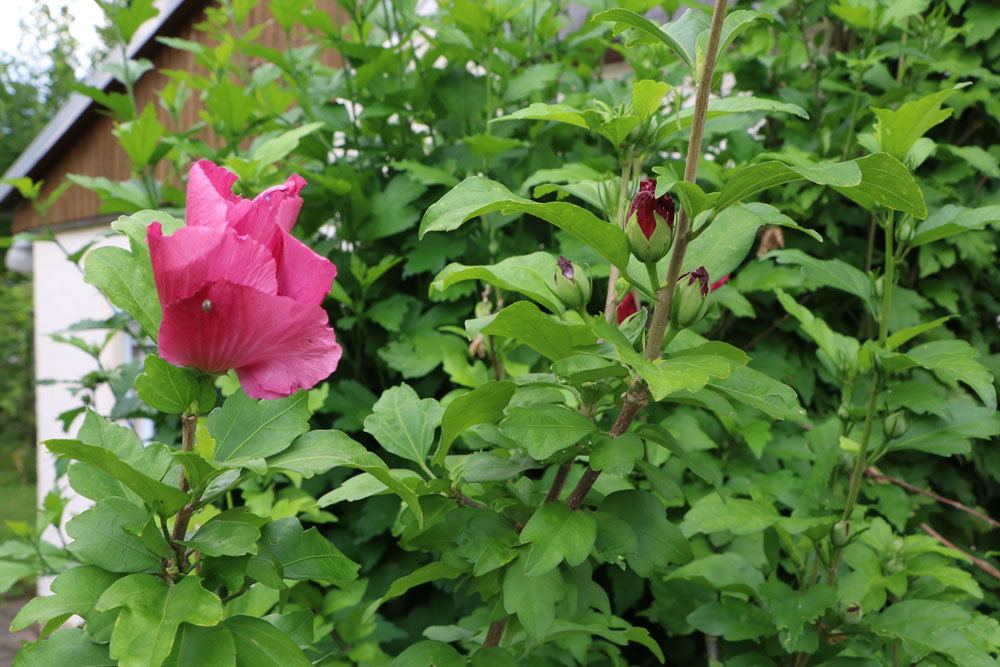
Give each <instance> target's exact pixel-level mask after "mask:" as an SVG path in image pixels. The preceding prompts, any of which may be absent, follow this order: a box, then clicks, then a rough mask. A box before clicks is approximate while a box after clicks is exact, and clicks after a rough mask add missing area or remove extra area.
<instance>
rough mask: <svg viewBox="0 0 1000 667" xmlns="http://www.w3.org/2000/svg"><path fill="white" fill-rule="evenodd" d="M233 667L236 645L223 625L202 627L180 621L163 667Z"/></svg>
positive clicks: (234, 666) (234, 665)
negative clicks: (191, 666) (190, 666)
mask: <svg viewBox="0 0 1000 667" xmlns="http://www.w3.org/2000/svg"><path fill="white" fill-rule="evenodd" d="M189 665H205V666H206V667H207V666H208V665H211V667H236V644H235V643H234V642H233V635H232V633H230V632H229V630H227V629H226V628H225V627H224V626H221V625H220V626H216V627H214V628H202V627H199V626H197V625H191V624H189V623H181V625H180V627H178V628H177V634H176V635H174V648H173V650H172V651H171V652H170V655H169V656H167V659H166V660H165V661H164V662H163V667H188V666H189Z"/></svg>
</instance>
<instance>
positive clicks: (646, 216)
mask: <svg viewBox="0 0 1000 667" xmlns="http://www.w3.org/2000/svg"><path fill="white" fill-rule="evenodd" d="M633 215H635V216H636V221H637V222H638V223H639V228H640V229H641V230H642V233H643V235H645V237H646V240H649V239H650V237H652V236H653V232H655V231H656V227H657V225H658V223H660V222H663V223H665V224H666V225H667V227H668V228H670V229H673V228H674V200H673V199H672V198H671V197H670V194H669V193H668V194H664V195H663V196H662V197H660V198H657V197H656V181H655V180H653V179H652V178H647V179H644V180H643V181H641V182H640V183H639V191H638V192H637V193H635V198H633V199H632V204H631V205H630V206H629V207H628V215H626V216H625V219H626V220H628V219H630V218H631V217H632V216H633Z"/></svg>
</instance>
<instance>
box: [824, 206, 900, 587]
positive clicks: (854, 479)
mask: <svg viewBox="0 0 1000 667" xmlns="http://www.w3.org/2000/svg"><path fill="white" fill-rule="evenodd" d="M893 221H894V218H893V212H892V211H889V213H888V214H887V215H886V219H885V226H884V229H885V268H884V271H883V273H882V308H881V312H880V313H879V327H878V329H879V331H878V342H879V347H881V348H884V347H885V342H886V339H888V337H889V312H890V308H891V307H892V288H893V284H894V283H895V280H896V255H895V252H894V250H893V247H892V242H893V237H894V230H893ZM882 380H883V378H882V373H881V371H876V373H875V377H874V378H872V390H871V393H870V394H869V395H868V406H867V408H866V410H865V425H864V430H863V431H862V433H861V443H860V446H859V448H858V454H857V458H856V459H855V460H854V470H853V471H852V472H851V481H850V483H849V485H848V488H847V500H846V501H845V502H844V513H843V515H842V517H841V519H842V520H843V521H849V520H850V518H851V514H852V513H853V512H854V506H855V505H856V504H857V502H858V494H859V493H860V492H861V481H862V479H864V476H865V470H867V468H868V444H869V443H870V442H871V435H872V426H873V425H874V423H875V414H876V413H877V412H878V393H879V389H880V387H881V384H882ZM843 551H844V548H843V547H838V548H837V549H836V551H834V554H833V557H832V558H831V559H830V570H829V574H828V576H827V579H828V581H829V582H830V583H831V584H833V583H835V582H836V581H837V568H838V567H839V565H840V557H841V555H842V554H843Z"/></svg>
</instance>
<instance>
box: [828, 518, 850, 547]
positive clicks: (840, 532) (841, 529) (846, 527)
mask: <svg viewBox="0 0 1000 667" xmlns="http://www.w3.org/2000/svg"><path fill="white" fill-rule="evenodd" d="M830 539H831V540H832V541H833V545H834V546H835V547H846V546H847V543H848V542H850V541H851V522H850V521H838V522H837V523H835V524H833V530H831V531H830Z"/></svg>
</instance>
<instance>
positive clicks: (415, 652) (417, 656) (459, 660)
mask: <svg viewBox="0 0 1000 667" xmlns="http://www.w3.org/2000/svg"><path fill="white" fill-rule="evenodd" d="M465 664H466V662H465V658H464V657H463V656H462V655H461V654H460V653H459V652H458V651H456V650H455V649H453V648H452V647H451V645H450V644H446V643H445V642H439V641H432V640H424V641H419V642H417V643H416V644H413V645H412V646H410V647H408V648H407V649H406V650H405V651H403V652H402V653H400V654H399V655H397V656H396V657H395V658H394V659H393V661H392V662H390V663H389V667H411V665H414V666H415V665H428V667H464V665H465Z"/></svg>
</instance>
